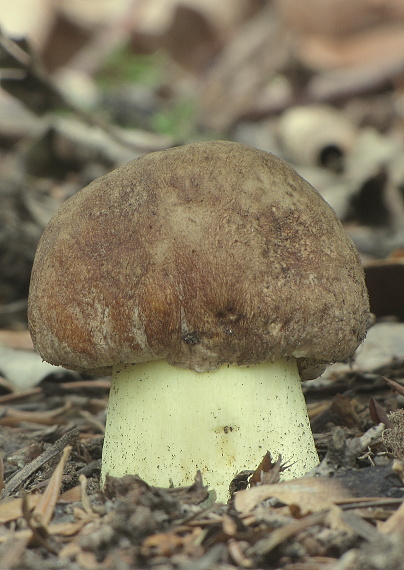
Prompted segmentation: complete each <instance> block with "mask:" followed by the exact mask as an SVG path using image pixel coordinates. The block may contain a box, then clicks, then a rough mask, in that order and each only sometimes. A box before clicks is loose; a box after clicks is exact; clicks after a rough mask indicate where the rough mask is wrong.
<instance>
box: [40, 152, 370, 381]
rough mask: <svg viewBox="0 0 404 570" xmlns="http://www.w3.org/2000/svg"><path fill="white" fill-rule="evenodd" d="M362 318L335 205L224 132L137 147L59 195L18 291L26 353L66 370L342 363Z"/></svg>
mask: <svg viewBox="0 0 404 570" xmlns="http://www.w3.org/2000/svg"><path fill="white" fill-rule="evenodd" d="M368 316H369V307H368V299H367V293H366V289H365V284H364V277H363V272H362V268H361V265H360V261H359V258H358V255H357V252H356V250H355V248H354V246H353V244H352V242H351V240H350V239H349V237H348V236H347V235H346V233H345V231H344V230H343V228H342V226H341V224H340V222H339V221H338V220H337V218H336V216H335V214H334V212H333V210H332V209H331V208H330V207H329V206H328V204H327V203H326V202H325V201H324V200H323V199H322V198H321V196H320V195H319V194H318V192H317V191H316V190H314V189H313V188H312V187H311V186H310V185H309V184H308V183H307V182H306V181H305V180H303V179H302V178H301V177H300V176H298V175H297V174H296V172H295V171H294V170H293V169H292V168H290V167H289V166H288V165H287V164H286V163H285V162H283V161H282V160H280V159H279V158H276V157H274V156H273V155H271V154H269V153H266V152H263V151H259V150H256V149H252V148H250V147H247V146H244V145H241V144H238V143H231V142H204V143H196V144H191V145H186V146H182V147H177V148H173V149H169V150H165V151H162V152H156V153H151V154H148V155H146V156H144V157H142V158H139V159H136V160H134V161H132V162H129V163H128V164H126V165H124V166H122V167H120V168H118V169H117V170H115V171H113V172H111V173H110V174H108V175H106V176H103V177H102V178H99V179H97V180H95V181H94V182H93V183H91V184H90V185H89V186H87V187H86V188H84V189H83V190H82V191H80V192H78V193H77V194H76V195H74V196H73V197H72V198H70V199H69V200H67V201H66V202H65V203H64V204H63V206H62V207H61V208H60V210H59V212H58V213H57V214H56V216H55V217H54V218H53V219H52V220H51V222H50V223H49V225H48V227H47V229H46V230H45V232H44V234H43V237H42V239H41V241H40V244H39V247H38V251H37V254H36V258H35V262H34V267H33V272H32V280H31V288H30V297H29V326H30V330H31V334H32V338H33V341H34V344H35V346H36V349H37V350H38V352H39V353H40V355H41V356H42V357H43V358H44V360H47V361H48V362H51V363H52V364H56V365H63V366H65V367H66V368H71V369H75V370H95V369H98V368H104V367H110V366H112V365H114V364H123V363H134V362H139V361H149V360H157V359H166V360H167V361H168V362H169V363H171V364H174V365H178V366H180V367H183V368H191V369H195V370H198V371H203V370H210V369H214V368H216V367H217V366H218V365H220V364H222V363H233V364H254V363H259V362H263V361H267V360H270V361H271V360H274V359H277V358H279V357H282V356H294V357H296V358H302V359H308V360H309V361H314V362H319V363H323V362H331V361H335V360H344V359H346V358H348V357H350V356H351V355H352V353H353V352H354V350H355V349H356V347H357V346H358V344H359V343H360V342H361V340H362V339H363V338H364V335H365V333H366V328H367V322H368Z"/></svg>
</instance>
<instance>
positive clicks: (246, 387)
mask: <svg viewBox="0 0 404 570" xmlns="http://www.w3.org/2000/svg"><path fill="white" fill-rule="evenodd" d="M267 450H269V451H270V452H271V454H272V456H273V457H274V458H277V456H278V454H281V455H282V459H283V461H284V462H286V463H287V464H288V465H289V466H290V467H289V468H288V469H287V471H285V473H284V478H285V479H286V478H289V479H290V478H293V477H299V476H302V475H304V474H305V473H306V472H307V471H309V470H310V469H311V468H313V467H314V466H315V465H316V464H317V463H318V457H317V453H316V449H315V446H314V441H313V436H312V433H311V429H310V423H309V419H308V416H307V410H306V405H305V401H304V397H303V393H302V389H301V382H300V377H299V373H298V371H297V366H296V362H295V360H294V359H282V360H278V361H276V362H274V363H263V364H256V365H253V366H233V365H223V366H221V367H220V368H218V369H217V370H215V371H213V372H202V373H199V372H194V371H193V370H185V369H180V368H175V367H173V366H170V365H169V364H167V363H166V362H164V361H156V362H149V363H143V364H135V365H125V366H122V367H120V368H118V367H115V368H114V373H113V381H112V386H111V393H110V400H109V406H108V417H107V426H106V433H105V442H104V449H103V458H102V480H103V481H104V480H105V476H106V474H107V473H108V474H110V475H112V476H115V477H120V476H122V475H125V474H128V473H132V474H137V475H139V476H140V477H141V478H143V479H145V480H146V481H147V482H148V483H150V484H152V485H156V486H160V487H167V486H169V485H170V483H171V482H172V483H173V484H174V485H175V486H177V485H189V484H192V482H193V480H194V477H195V474H196V471H197V469H200V470H201V472H202V475H203V479H204V482H205V484H207V485H208V486H209V487H210V488H211V489H214V490H215V492H216V496H217V499H218V500H220V501H223V502H225V501H227V498H228V488H229V484H230V481H231V480H232V478H233V476H234V475H236V474H237V473H238V472H240V471H243V470H246V469H255V468H256V467H257V466H258V464H259V463H260V461H261V459H262V457H263V455H264V454H265V453H266V451H267Z"/></svg>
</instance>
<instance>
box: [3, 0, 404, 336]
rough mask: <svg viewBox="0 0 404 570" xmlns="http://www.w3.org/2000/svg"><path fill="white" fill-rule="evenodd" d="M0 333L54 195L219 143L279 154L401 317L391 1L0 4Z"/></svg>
mask: <svg viewBox="0 0 404 570" xmlns="http://www.w3.org/2000/svg"><path fill="white" fill-rule="evenodd" d="M0 26H1V35H0V79H1V89H0V268H1V271H0V328H1V329H7V330H10V329H13V330H16V329H17V330H19V329H21V330H25V328H26V303H27V293H28V285H29V277H30V269H31V264H32V260H33V256H34V253H35V248H36V245H37V242H38V239H39V237H40V235H41V233H42V231H43V229H44V227H45V225H46V223H47V222H48V220H49V219H50V217H51V216H52V215H53V214H54V212H55V211H56V210H57V208H58V207H59V205H60V204H61V203H62V202H63V200H65V199H66V198H67V197H69V196H70V195H72V194H73V193H74V192H76V191H78V190H79V189H80V188H82V187H83V186H85V185H86V184H88V183H89V182H90V181H91V180H92V179H94V178H96V177H97V176H100V175H101V174H103V173H105V172H106V171H109V170H111V169H113V168H115V167H116V166H118V165H119V164H121V163H123V162H126V161H128V160H130V159H132V158H134V157H136V156H140V155H142V154H144V153H146V152H149V151H153V150H158V149H162V148H166V147H168V146H173V145H178V144H183V143H187V142H192V141H196V140H208V139H219V138H220V139H230V140H236V141H240V142H243V143H246V144H249V145H252V146H255V147H259V148H262V149H265V150H267V151H270V152H273V153H275V154H277V155H279V156H281V157H283V158H284V159H286V160H287V161H288V162H290V163H291V164H292V165H293V166H294V167H295V168H296V169H297V170H298V171H299V172H300V173H301V174H302V175H303V176H304V177H305V178H306V179H307V180H309V181H310V182H311V183H312V184H313V185H314V186H315V187H316V188H317V189H318V191H319V192H321V194H322V195H323V196H324V198H325V199H326V200H327V201H328V202H329V203H330V204H331V206H332V207H333V208H334V209H335V211H336V212H337V215H338V216H339V218H340V219H341V220H342V222H343V223H344V225H345V227H346V229H347V231H348V232H349V233H350V235H351V237H352V239H353V240H354V241H355V243H356V245H357V247H358V249H359V251H360V254H361V256H362V259H363V262H364V265H365V267H366V274H367V281H368V287H369V291H370V296H371V303H372V310H373V311H374V313H375V314H376V316H377V317H378V318H379V319H389V320H394V321H395V322H400V321H401V320H402V319H403V317H404V298H403V283H404V274H403V271H404V264H403V260H404V201H403V199H404V153H403V149H404V3H403V2H402V0H350V2H349V3H347V2H346V1H345V0H327V2H324V0H305V2H301V1H300V0H272V1H271V0H220V2H218V1H217V0H36V2H35V8H33V3H32V0H13V2H10V1H9V0H0Z"/></svg>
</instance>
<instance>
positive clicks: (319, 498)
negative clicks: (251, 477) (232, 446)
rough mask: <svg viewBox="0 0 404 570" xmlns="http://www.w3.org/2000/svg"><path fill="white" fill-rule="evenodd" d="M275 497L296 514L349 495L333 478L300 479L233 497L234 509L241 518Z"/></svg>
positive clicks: (331, 503) (245, 491) (321, 508)
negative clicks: (294, 509)
mask: <svg viewBox="0 0 404 570" xmlns="http://www.w3.org/2000/svg"><path fill="white" fill-rule="evenodd" d="M272 497H276V498H277V499H278V500H279V501H281V502H282V503H285V504H286V505H288V506H289V507H290V506H292V505H294V506H297V507H298V508H299V509H300V513H301V514H304V513H309V512H315V511H322V510H324V509H327V508H329V507H330V506H331V505H333V504H335V503H336V502H340V501H343V500H345V499H349V498H350V497H351V494H350V493H349V491H348V490H347V489H345V488H344V487H343V486H342V485H341V484H340V483H339V482H338V481H335V480H334V479H326V478H317V477H301V478H300V479H294V480H292V481H284V482H283V483H277V484H275V485H261V486H259V487H253V488H251V489H245V490H244V491H239V492H237V493H236V494H235V503H234V504H235V507H236V509H237V511H239V512H240V513H241V514H243V515H245V514H247V513H249V512H251V511H252V510H253V509H254V508H255V507H256V506H257V505H258V504H259V503H261V502H262V501H265V499H269V498H272Z"/></svg>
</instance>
